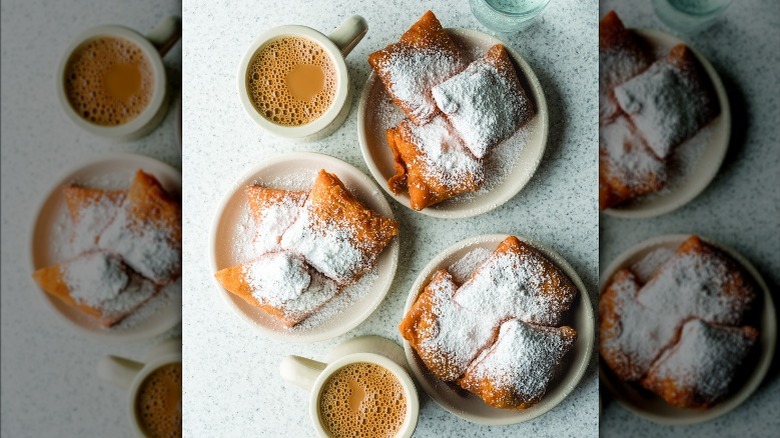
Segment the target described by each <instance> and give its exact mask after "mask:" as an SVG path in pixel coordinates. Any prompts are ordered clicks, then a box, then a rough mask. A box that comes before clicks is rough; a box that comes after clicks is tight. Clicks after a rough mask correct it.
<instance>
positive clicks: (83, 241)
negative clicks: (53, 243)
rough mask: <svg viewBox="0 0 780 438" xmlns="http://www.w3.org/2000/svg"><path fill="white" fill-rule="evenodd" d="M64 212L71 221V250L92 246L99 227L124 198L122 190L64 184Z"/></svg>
mask: <svg viewBox="0 0 780 438" xmlns="http://www.w3.org/2000/svg"><path fill="white" fill-rule="evenodd" d="M63 193H64V195H65V202H66V203H67V205H68V213H69V214H70V219H71V222H72V223H73V236H72V237H71V242H72V244H73V246H74V247H75V252H79V253H80V252H84V251H87V250H90V249H93V248H94V247H95V245H97V240H98V237H99V236H100V234H101V233H102V232H103V230H105V229H106V227H107V226H108V224H110V223H111V221H112V220H113V219H114V216H116V212H117V211H118V210H119V206H120V205H121V204H122V202H123V201H124V200H125V197H126V196H127V191H125V190H104V189H98V188H92V187H84V186H80V185H74V184H71V185H68V186H66V187H65V189H64V191H63Z"/></svg>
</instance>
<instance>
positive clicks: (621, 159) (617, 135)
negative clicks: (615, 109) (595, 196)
mask: <svg viewBox="0 0 780 438" xmlns="http://www.w3.org/2000/svg"><path fill="white" fill-rule="evenodd" d="M666 180H667V172H666V165H665V163H664V161H663V160H661V159H659V158H658V157H656V155H655V154H654V153H653V151H651V150H650V148H649V147H648V146H647V144H646V143H645V141H644V139H643V138H642V136H641V135H640V134H639V133H638V132H636V129H635V127H634V125H633V123H632V122H631V120H629V119H628V117H626V116H625V115H620V116H617V117H616V118H614V119H613V120H612V121H610V122H609V123H607V124H606V125H603V126H601V128H600V129H599V182H600V185H603V188H600V191H599V208H600V209H605V208H609V207H612V206H614V205H616V204H619V203H621V202H624V201H626V200H629V199H633V198H635V197H637V196H641V195H644V194H648V193H653V192H657V191H659V190H661V189H663V187H664V185H665V184H666Z"/></svg>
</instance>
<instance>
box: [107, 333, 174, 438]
mask: <svg viewBox="0 0 780 438" xmlns="http://www.w3.org/2000/svg"><path fill="white" fill-rule="evenodd" d="M181 357H182V356H181V338H175V339H169V340H167V341H165V342H163V343H161V344H159V345H157V346H156V347H155V348H154V349H153V350H151V351H150V352H149V353H148V354H147V356H146V358H145V360H144V362H137V361H135V360H132V359H127V358H124V357H119V356H106V357H104V358H103V359H101V360H100V362H99V363H98V376H99V377H100V379H101V380H103V381H106V382H109V383H111V384H113V385H115V386H117V387H118V388H120V389H123V390H126V391H127V394H128V402H127V414H128V418H129V420H130V424H132V426H133V430H134V431H135V433H136V434H137V435H138V436H140V437H145V436H146V433H144V431H143V426H142V424H141V422H140V420H139V418H138V413H137V412H136V399H137V398H138V391H139V389H140V388H141V384H142V383H144V380H146V378H147V377H149V375H150V374H152V373H153V372H154V371H156V370H157V369H159V368H160V367H162V366H165V365H168V364H174V363H181Z"/></svg>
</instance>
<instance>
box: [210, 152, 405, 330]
mask: <svg viewBox="0 0 780 438" xmlns="http://www.w3.org/2000/svg"><path fill="white" fill-rule="evenodd" d="M301 159H309V160H310V159H314V160H317V161H319V162H321V163H322V164H323V166H326V165H327V164H328V162H331V163H333V162H336V163H338V164H339V165H343V166H346V167H347V168H349V169H350V171H352V172H353V176H355V177H357V178H358V179H361V180H363V182H364V183H365V184H366V185H367V187H370V188H372V190H374V191H375V192H377V193H379V194H380V195H381V193H382V192H381V191H379V189H378V188H377V187H376V184H375V182H374V181H373V180H371V178H369V177H368V176H366V174H365V173H363V172H362V171H360V169H358V168H357V167H355V166H353V165H352V164H350V163H348V162H346V161H344V160H342V159H340V158H336V157H334V156H332V155H328V154H325V153H322V152H283V153H277V154H272V155H269V156H266V157H263V158H261V159H260V160H259V161H260V162H259V163H258V164H256V165H253V166H251V167H249V168H247V169H246V170H245V171H244V172H242V173H241V174H240V175H239V176H238V177H237V178H235V179H234V180H233V181H232V183H231V184H230V185H229V188H228V190H226V191H225V192H224V194H223V195H222V199H221V200H220V201H219V204H218V206H217V208H216V210H215V212H214V215H213V217H212V219H211V225H210V227H209V237H208V239H209V244H208V252H209V267H210V268H211V275H210V277H211V281H212V283H213V285H214V286H215V287H216V289H217V292H218V293H219V295H220V296H221V297H222V299H223V301H224V302H225V303H226V304H227V306H228V307H229V308H230V309H231V310H232V311H233V313H234V314H236V315H237V316H238V317H239V319H241V320H243V321H244V322H246V323H247V324H249V325H250V326H252V327H253V328H254V329H255V330H257V331H258V332H259V333H261V334H263V335H264V336H266V337H267V338H268V339H271V340H274V341H279V342H287V343H291V344H308V343H314V342H320V341H325V340H329V339H333V338H336V337H338V336H341V335H343V334H345V333H347V332H349V331H350V330H352V329H354V328H355V327H357V326H359V325H360V324H362V323H364V322H365V321H366V320H367V319H368V318H369V317H371V315H373V314H374V312H375V311H376V309H378V308H379V306H380V305H382V303H383V302H384V301H385V298H386V297H387V294H388V292H389V291H390V288H391V286H392V285H393V282H394V281H395V274H396V269H397V268H398V259H399V256H400V233H399V234H398V235H396V236H395V237H394V239H393V240H392V242H391V243H390V244H389V245H388V246H387V247H386V248H385V249H384V250H383V252H384V251H390V252H391V256H390V262H391V263H390V266H388V267H387V269H388V270H389V271H390V272H389V277H388V281H387V284H386V285H384V286H382V289H383V290H382V292H381V294H379V295H378V297H377V299H376V301H375V302H374V303H372V304H371V306H369V307H366V308H365V309H363V313H362V315H361V316H360V317H358V318H357V319H355V321H353V322H352V323H350V324H347V325H345V326H344V327H346V328H345V329H344V328H341V329H338V330H335V329H334V330H332V332H331V333H329V332H315V333H312V334H305V335H300V334H294V333H282V332H278V331H276V330H273V329H270V328H267V327H265V326H263V325H262V324H260V323H258V322H257V321H256V320H255V319H254V318H252V317H251V316H250V315H247V314H246V313H244V312H243V311H242V310H241V308H239V307H238V306H237V305H236V303H235V302H234V301H233V300H232V298H231V296H232V294H231V293H230V292H228V291H227V290H226V289H225V288H224V287H222V285H221V284H219V282H218V281H217V279H216V277H215V276H214V273H216V272H217V271H218V270H219V269H218V267H217V261H216V255H215V254H216V244H215V241H216V234H217V229H218V228H219V224H220V220H221V218H222V215H223V214H224V211H225V208H226V207H227V204H228V203H229V202H230V199H231V198H232V197H233V195H234V194H235V192H236V191H237V190H239V189H241V188H242V187H243V183H244V182H245V181H246V180H247V179H250V178H252V177H253V176H257V174H258V173H259V172H261V171H262V170H264V169H266V168H268V167H271V166H273V165H276V164H279V163H283V162H286V161H296V160H301ZM378 200H379V202H380V203H381V204H382V207H383V208H386V209H387V214H386V216H387V217H389V218H390V219H393V220H396V219H395V215H394V214H393V211H392V208H391V207H390V204H389V203H388V202H387V199H385V197H384V196H379V197H378ZM382 214H383V215H385V213H382ZM399 231H400V230H399ZM377 267H378V265H377Z"/></svg>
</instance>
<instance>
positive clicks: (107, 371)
mask: <svg viewBox="0 0 780 438" xmlns="http://www.w3.org/2000/svg"><path fill="white" fill-rule="evenodd" d="M143 367H144V364H142V363H140V362H136V361H134V360H130V359H126V358H124V357H119V356H106V357H104V358H103V359H101V360H100V362H99V363H98V376H99V377H100V378H101V379H102V380H103V381H106V382H109V383H112V384H114V385H116V386H118V387H120V388H122V389H130V385H132V383H133V379H135V376H136V375H137V374H138V372H139V371H141V368H143Z"/></svg>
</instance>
